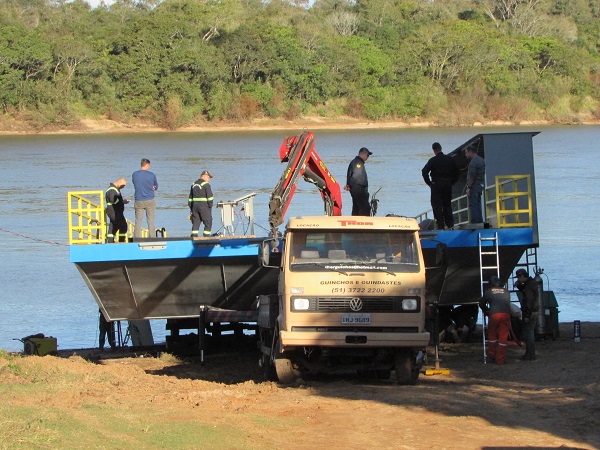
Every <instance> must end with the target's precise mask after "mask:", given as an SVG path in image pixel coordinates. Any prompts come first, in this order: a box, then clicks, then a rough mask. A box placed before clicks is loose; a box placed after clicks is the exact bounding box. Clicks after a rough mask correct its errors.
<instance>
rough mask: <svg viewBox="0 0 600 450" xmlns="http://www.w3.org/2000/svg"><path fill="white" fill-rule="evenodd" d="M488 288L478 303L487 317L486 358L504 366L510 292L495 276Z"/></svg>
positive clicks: (508, 325) (508, 328) (508, 324)
mask: <svg viewBox="0 0 600 450" xmlns="http://www.w3.org/2000/svg"><path fill="white" fill-rule="evenodd" d="M489 286H490V287H489V289H488V290H487V291H486V292H485V294H484V295H483V298H482V299H481V301H480V302H479V307H480V308H481V310H482V311H483V314H485V315H486V316H488V317H489V323H488V347H487V356H488V358H489V359H490V360H491V361H496V364H504V363H505V362H506V347H507V346H508V334H509V332H510V292H508V291H507V290H506V289H504V288H503V287H502V282H501V281H500V278H498V277H497V276H495V275H494V276H491V277H490V280H489Z"/></svg>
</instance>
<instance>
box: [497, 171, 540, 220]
mask: <svg viewBox="0 0 600 450" xmlns="http://www.w3.org/2000/svg"><path fill="white" fill-rule="evenodd" d="M494 191H495V194H496V195H495V198H493V197H492V198H491V199H490V198H488V199H486V216H487V217H488V219H489V220H490V221H493V220H494V219H495V225H496V227H497V228H513V227H531V226H532V225H533V199H532V195H531V194H532V193H531V176H530V175H498V176H497V177H496V185H495V189H494Z"/></svg>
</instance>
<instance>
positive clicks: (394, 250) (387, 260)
mask: <svg viewBox="0 0 600 450" xmlns="http://www.w3.org/2000/svg"><path fill="white" fill-rule="evenodd" d="M288 238H289V245H290V247H289V248H290V252H291V253H290V260H289V261H290V269H291V270H292V271H304V272H323V271H330V270H336V271H341V272H352V271H359V272H365V271H380V272H381V271H384V272H392V273H394V272H419V270H420V265H419V252H418V245H417V242H416V241H415V239H416V233H413V232H401V231H381V230H378V231H364V230H351V231H344V232H323V231H319V232H313V231H294V232H293V233H291V235H290V236H288Z"/></svg>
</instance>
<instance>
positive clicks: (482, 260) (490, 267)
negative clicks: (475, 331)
mask: <svg viewBox="0 0 600 450" xmlns="http://www.w3.org/2000/svg"><path fill="white" fill-rule="evenodd" d="M478 238H479V239H478V241H479V281H480V284H481V297H483V293H484V291H485V285H486V284H487V283H488V282H489V279H490V277H491V276H492V275H496V276H497V277H500V255H499V254H498V232H496V233H494V237H482V236H481V233H479V235H478ZM486 244H488V245H486ZM481 324H482V330H483V363H484V364H487V352H486V348H485V345H486V341H485V330H486V327H487V325H486V320H485V314H482V315H481Z"/></svg>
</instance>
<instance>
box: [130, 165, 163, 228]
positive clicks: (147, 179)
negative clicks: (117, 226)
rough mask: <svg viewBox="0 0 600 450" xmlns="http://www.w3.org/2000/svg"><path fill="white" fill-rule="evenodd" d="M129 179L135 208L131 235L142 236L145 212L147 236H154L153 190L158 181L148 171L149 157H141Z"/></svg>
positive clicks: (154, 203)
mask: <svg viewBox="0 0 600 450" xmlns="http://www.w3.org/2000/svg"><path fill="white" fill-rule="evenodd" d="M131 181H133V187H134V188H135V193H134V198H135V203H134V205H133V208H134V210H135V229H134V232H133V235H134V237H136V238H139V237H141V236H142V222H143V220H144V212H145V213H146V223H147V224H148V233H149V236H150V237H154V236H155V233H156V227H155V226H154V216H155V214H156V200H155V199H154V192H155V191H156V190H157V189H158V181H157V180H156V175H154V173H153V172H150V160H149V159H146V158H143V159H142V162H141V167H140V170H136V171H135V172H133V174H132V175H131Z"/></svg>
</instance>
